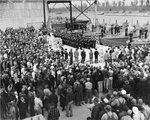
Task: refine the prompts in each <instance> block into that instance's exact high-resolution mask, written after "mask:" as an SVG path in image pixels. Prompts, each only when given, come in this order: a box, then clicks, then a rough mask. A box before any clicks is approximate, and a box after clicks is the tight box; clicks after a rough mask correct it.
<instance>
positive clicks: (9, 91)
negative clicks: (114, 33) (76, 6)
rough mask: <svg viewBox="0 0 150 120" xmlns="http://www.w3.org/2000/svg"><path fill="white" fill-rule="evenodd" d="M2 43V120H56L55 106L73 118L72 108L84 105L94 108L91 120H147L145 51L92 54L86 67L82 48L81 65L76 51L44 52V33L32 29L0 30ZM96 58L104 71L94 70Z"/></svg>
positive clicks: (149, 89)
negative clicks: (41, 119) (39, 119)
mask: <svg viewBox="0 0 150 120" xmlns="http://www.w3.org/2000/svg"><path fill="white" fill-rule="evenodd" d="M47 33H48V32H47ZM64 35H65V34H64ZM67 36H68V35H67ZM79 38H80V37H79ZM64 39H65V38H64ZM0 42H1V48H0V49H1V53H0V70H1V71H0V79H1V89H0V94H1V96H0V101H1V111H0V112H1V119H11V120H18V119H24V118H27V117H29V116H31V117H32V116H35V115H39V114H43V115H44V116H46V119H48V120H58V119H59V117H60V111H59V110H58V105H60V107H61V108H62V111H64V110H65V111H66V117H72V116H73V110H72V109H73V106H72V105H73V104H75V105H76V106H82V104H87V103H90V104H91V106H92V107H89V109H90V110H91V116H90V117H88V118H87V119H89V120H90V119H91V120H119V119H121V120H149V119H150V107H149V106H150V74H149V71H150V53H149V48H148V47H147V46H142V47H134V48H130V49H129V48H128V47H126V46H119V47H111V48H109V49H108V50H107V51H106V52H105V53H104V54H103V55H100V53H101V52H100V51H98V50H95V51H92V50H91V51H90V53H89V57H90V58H89V59H90V63H89V64H85V61H86V53H85V51H84V49H83V50H82V53H81V58H82V60H81V61H80V59H79V52H78V49H76V51H74V52H73V51H72V50H70V52H69V53H68V52H67V50H66V49H63V48H62V49H61V51H54V50H52V49H51V50H48V45H47V41H46V39H45V33H44V34H43V32H41V31H37V30H35V29H34V28H33V27H29V28H19V29H12V28H10V29H6V30H5V31H1V32H0ZM72 44H73V43H72ZM94 56H95V58H94ZM73 57H74V58H75V61H74V60H73ZM100 57H102V58H103V60H104V62H105V67H104V68H102V67H100V66H98V67H93V66H92V65H91V64H92V63H93V62H94V59H95V63H98V62H99V60H100ZM56 91H57V92H56ZM99 93H106V94H107V95H105V94H104V96H99ZM92 103H93V104H92ZM85 119H86V118H85Z"/></svg>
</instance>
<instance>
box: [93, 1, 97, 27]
mask: <svg viewBox="0 0 150 120" xmlns="http://www.w3.org/2000/svg"><path fill="white" fill-rule="evenodd" d="M94 5H95V26H96V20H97V0H95V1H94Z"/></svg>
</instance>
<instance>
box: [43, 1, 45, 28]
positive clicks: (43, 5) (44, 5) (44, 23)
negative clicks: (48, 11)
mask: <svg viewBox="0 0 150 120" xmlns="http://www.w3.org/2000/svg"><path fill="white" fill-rule="evenodd" d="M43 16H44V27H46V15H45V0H43Z"/></svg>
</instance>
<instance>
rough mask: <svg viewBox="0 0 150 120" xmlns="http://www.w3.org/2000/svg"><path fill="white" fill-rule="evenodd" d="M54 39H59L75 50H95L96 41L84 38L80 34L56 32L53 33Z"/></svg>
mask: <svg viewBox="0 0 150 120" xmlns="http://www.w3.org/2000/svg"><path fill="white" fill-rule="evenodd" d="M54 36H55V37H60V38H62V40H63V44H66V45H69V46H71V47H75V48H79V47H80V48H95V45H96V39H95V38H92V37H90V38H89V37H84V36H82V34H79V33H77V34H75V33H66V32H60V31H56V32H54Z"/></svg>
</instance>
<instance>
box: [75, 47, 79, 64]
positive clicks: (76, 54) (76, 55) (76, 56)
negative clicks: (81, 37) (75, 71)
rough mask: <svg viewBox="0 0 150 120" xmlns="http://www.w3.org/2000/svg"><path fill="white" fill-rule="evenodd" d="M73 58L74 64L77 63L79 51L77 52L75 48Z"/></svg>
mask: <svg viewBox="0 0 150 120" xmlns="http://www.w3.org/2000/svg"><path fill="white" fill-rule="evenodd" d="M74 58H75V62H77V63H78V61H79V51H78V48H76V51H74Z"/></svg>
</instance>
